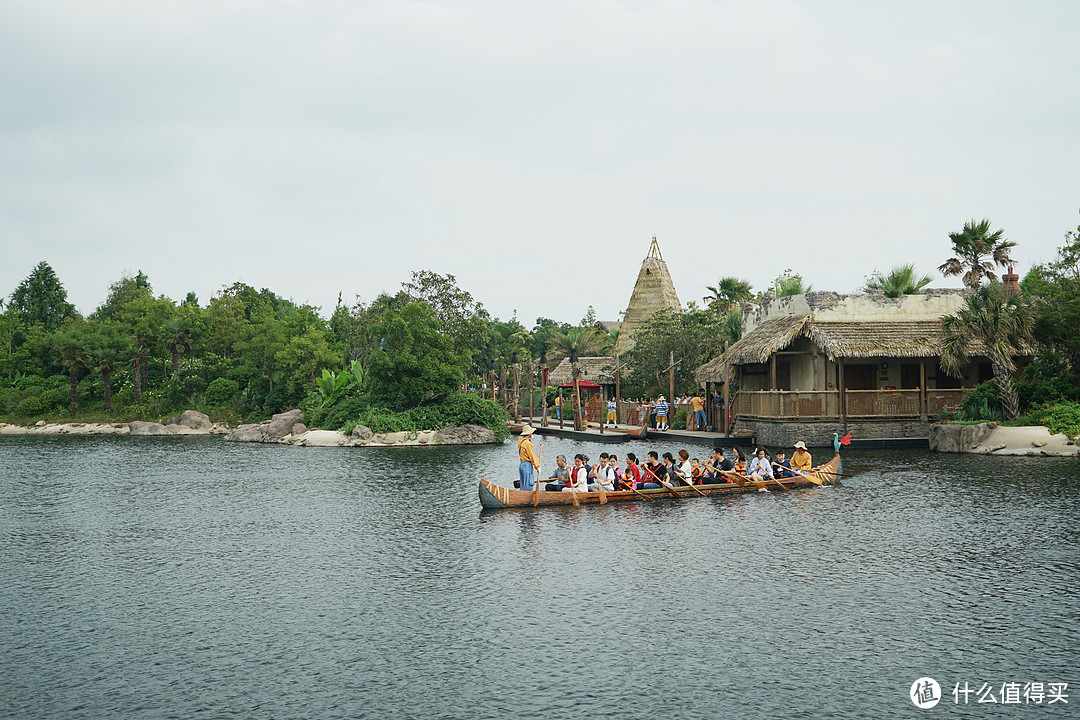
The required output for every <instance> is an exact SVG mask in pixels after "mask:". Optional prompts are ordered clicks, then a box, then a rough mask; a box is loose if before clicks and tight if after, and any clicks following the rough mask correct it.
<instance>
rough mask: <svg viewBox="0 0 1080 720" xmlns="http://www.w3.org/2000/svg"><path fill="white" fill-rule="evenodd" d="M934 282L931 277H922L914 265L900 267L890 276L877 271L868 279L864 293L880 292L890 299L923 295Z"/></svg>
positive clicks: (891, 272)
mask: <svg viewBox="0 0 1080 720" xmlns="http://www.w3.org/2000/svg"><path fill="white" fill-rule="evenodd" d="M932 281H933V278H931V277H930V276H929V275H922V276H920V275H919V274H918V273H917V272H916V271H915V266H914V265H911V264H908V265H898V266H896V267H894V268H893V269H892V270H890V271H889V274H888V275H882V274H881V273H880V272H878V271H877V270H875V271H874V272H873V274H871V275H870V277H869V278H868V279H867V281H866V286H865V287H864V288H863V291H864V292H870V291H872V290H880V291H881V292H882V293H884V295H885V297H888V298H898V297H903V296H904V295H922V294H923V293H925V292H926V291H925V290H924V289H923V288H925V287H926V286H927V285H929V284H930V283H931V282H932Z"/></svg>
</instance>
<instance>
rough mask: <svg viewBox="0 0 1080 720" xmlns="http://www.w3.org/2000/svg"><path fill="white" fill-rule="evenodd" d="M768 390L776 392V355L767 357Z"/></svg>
mask: <svg viewBox="0 0 1080 720" xmlns="http://www.w3.org/2000/svg"><path fill="white" fill-rule="evenodd" d="M769 375H770V377H769V389H770V390H772V391H773V392H776V353H773V354H772V355H771V356H770V357H769Z"/></svg>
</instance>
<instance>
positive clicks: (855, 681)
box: [0, 437, 1080, 720]
mask: <svg viewBox="0 0 1080 720" xmlns="http://www.w3.org/2000/svg"><path fill="white" fill-rule="evenodd" d="M615 447H617V448H618V449H617V450H615V451H616V452H619V453H620V454H622V453H625V452H626V451H628V450H630V451H636V452H638V453H639V455H643V454H644V451H645V450H647V449H651V448H655V449H659V450H675V449H677V447H666V446H662V445H658V444H655V443H652V442H650V443H648V444H625V445H620V446H598V445H592V446H583V445H580V444H578V443H574V442H570V441H566V440H558V439H550V440H549V441H548V442H547V443H545V448H544V453H543V454H544V458H545V463H544V465H545V469H548V468H549V467H550V466H551V465H552V463H553V461H554V458H555V454H556V453H558V452H562V453H566V454H569V455H571V456H572V454H573V453H574V452H581V451H583V450H584V451H585V452H589V453H590V454H591V455H593V456H594V457H595V456H596V455H598V454H599V453H600V452H601V451H602V450H605V449H608V450H611V449H612V448H615ZM692 450H693V448H692ZM697 450H699V451H700V452H693V453H692V454H694V455H699V456H702V457H704V454H705V453H706V452H707V448H705V447H700V446H699V447H698V448H697ZM823 455H824V451H822V450H818V451H817V452H816V453H815V456H816V458H817V459H825V458H824V457H823ZM516 464H517V462H516V450H515V448H514V447H513V445H512V444H509V443H508V444H507V445H505V446H502V447H491V448H440V449H434V448H431V449H428V448H419V449H415V450H410V449H398V450H364V449H355V448H354V449H347V448H343V449H338V448H334V449H330V448H292V447H278V446H260V445H243V444H240V445H238V444H227V443H223V442H221V441H220V440H219V439H216V438H202V437H194V438H191V437H189V438H183V437H175V438H150V437H148V438H85V437H81V438H72V437H54V438H49V437H38V438H11V437H8V438H0V628H2V630H3V632H2V633H0V716H2V717H5V718H6V717H10V718H64V719H65V720H71V719H76V718H94V719H98V718H114V719H122V720H126V719H134V718H230V717H239V718H321V719H332V718H506V717H524V718H577V717H592V718H597V717H602V718H606V717H611V718H746V717H783V718H825V717H852V718H882V717H917V716H925V717H930V716H938V717H945V716H949V717H955V716H962V717H968V716H970V717H984V716H987V715H991V716H1002V717H1023V718H1043V717H1058V716H1066V715H1071V716H1075V715H1076V710H1077V709H1078V708H1080V671H1078V670H1077V666H1078V664H1080V663H1078V661H1080V629H1078V627H1080V596H1078V593H1077V587H1078V581H1080V503H1078V500H1080V461H1077V460H1072V459H1070V460H1064V459H1042V460H1035V459H1009V458H993V459H989V458H984V457H957V456H948V455H935V454H932V453H929V452H924V451H894V452H861V451H852V452H850V453H848V455H847V456H846V459H845V462H844V471H845V472H849V473H853V474H854V475H855V477H852V478H849V479H846V480H844V481H843V482H842V484H841V485H839V486H837V487H834V488H820V489H809V490H796V491H792V492H788V493H753V494H748V495H743V496H739V497H729V498H715V499H714V498H709V499H702V498H698V499H695V500H685V501H667V502H656V503H648V504H644V505H642V504H636V503H635V504H626V505H615V504H609V505H606V506H602V507H601V506H596V507H583V508H577V509H575V508H572V507H566V508H539V509H536V510H533V509H529V510H503V511H486V512H481V509H480V505H479V501H478V500H477V494H476V485H477V479H478V478H479V477H480V476H485V477H488V478H490V479H497V480H499V481H501V482H502V483H503V484H508V483H509V482H511V481H512V479H513V477H514V476H515V475H516ZM922 676H930V677H933V678H935V679H936V680H937V681H938V682H939V683H940V685H941V687H942V694H943V698H942V700H941V703H940V704H939V705H938V706H937V707H936V708H933V709H930V710H920V709H918V708H916V707H915V706H914V705H913V704H912V702H911V700H910V699H909V696H908V693H909V689H910V687H911V684H912V682H913V681H915V680H916V679H917V678H919V677H922ZM1011 682H1017V683H1021V684H1023V683H1028V682H1040V683H1044V685H1049V684H1050V683H1060V682H1067V683H1069V687H1068V690H1067V691H1066V693H1067V694H1068V695H1070V696H1072V695H1074V693H1075V695H1074V696H1072V697H1069V698H1068V700H1069V703H1068V705H1066V704H1064V703H1062V702H1057V703H1055V704H1053V705H1048V704H1047V701H1048V700H1049V698H1046V699H1044V701H1043V703H1042V705H1041V706H1034V705H1028V706H1027V707H1024V706H1023V704H1021V705H1020V706H1019V707H1015V706H1011V705H1001V704H1000V702H1001V700H1002V697H1001V695H1002V692H1001V690H1002V683H1011ZM957 683H959V684H960V685H961V686H963V684H964V683H967V684H968V686H970V687H971V689H973V690H978V689H979V688H980V687H981V686H982V685H983V684H984V683H989V684H991V685H992V686H993V688H992V689H993V696H994V697H995V699H997V700H998V702H999V704H997V705H989V704H977V700H978V697H977V695H976V693H972V694H971V695H970V697H969V698H968V704H967V705H964V704H963V699H964V696H963V695H960V700H961V704H956V700H955V698H954V696H953V689H954V687H955V686H956V684H957ZM984 699H985V695H984ZM1023 700H1024V699H1023V697H1021V703H1023Z"/></svg>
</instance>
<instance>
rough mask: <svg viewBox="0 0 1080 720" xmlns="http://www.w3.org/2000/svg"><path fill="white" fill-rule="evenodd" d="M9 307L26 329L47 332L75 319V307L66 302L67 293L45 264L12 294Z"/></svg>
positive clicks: (32, 272) (36, 268) (50, 268)
mask: <svg viewBox="0 0 1080 720" xmlns="http://www.w3.org/2000/svg"><path fill="white" fill-rule="evenodd" d="M10 306H11V309H13V310H14V311H15V315H16V317H17V318H18V319H19V321H20V322H22V323H23V324H24V325H27V326H34V325H38V326H40V327H42V328H43V329H44V330H45V331H46V332H52V331H53V330H56V329H57V328H59V327H60V324H61V323H62V322H63V321H64V320H66V319H68V318H71V317H74V316H75V306H74V305H72V304H71V303H69V302H68V301H67V290H65V289H64V285H63V283H61V282H60V278H58V277H57V276H56V272H55V271H53V269H52V266H51V265H49V263H47V262H45V261H44V260H42V261H41V262H39V263H38V264H37V266H36V267H35V268H34V269H33V270H32V271H31V272H30V274H29V275H28V276H27V277H26V279H25V280H23V281H22V282H21V283H19V286H18V287H17V288H15V292H13V293H11V302H10Z"/></svg>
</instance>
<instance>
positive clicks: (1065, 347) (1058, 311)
mask: <svg viewBox="0 0 1080 720" xmlns="http://www.w3.org/2000/svg"><path fill="white" fill-rule="evenodd" d="M1020 286H1021V287H1022V288H1023V290H1024V294H1025V295H1026V296H1027V297H1029V298H1030V300H1031V302H1032V303H1033V304H1034V305H1035V307H1036V308H1037V310H1038V319H1037V320H1036V322H1035V329H1034V334H1035V337H1036V339H1038V340H1039V341H1041V342H1042V343H1044V344H1046V345H1047V346H1049V347H1051V348H1053V349H1054V350H1056V351H1057V352H1059V353H1061V354H1062V355H1063V356H1064V357H1065V358H1066V359H1067V361H1068V363H1067V364H1068V368H1069V371H1070V373H1071V374H1072V376H1073V378H1074V382H1075V383H1080V227H1077V229H1076V230H1075V231H1070V232H1068V233H1066V234H1065V243H1064V244H1063V245H1062V246H1061V247H1060V248H1058V251H1057V257H1056V258H1055V259H1054V260H1053V261H1051V262H1048V263H1044V264H1042V265H1037V266H1035V267H1034V268H1032V269H1031V271H1030V272H1028V274H1027V275H1026V276H1025V277H1024V280H1023V281H1022V282H1021V284H1020Z"/></svg>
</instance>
